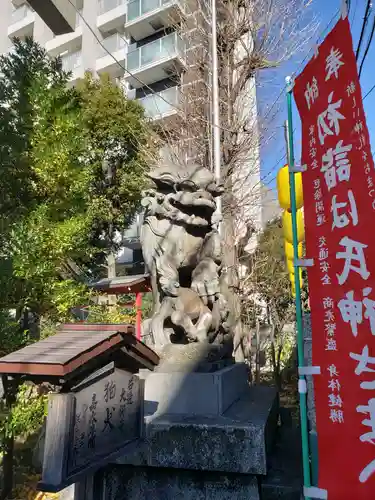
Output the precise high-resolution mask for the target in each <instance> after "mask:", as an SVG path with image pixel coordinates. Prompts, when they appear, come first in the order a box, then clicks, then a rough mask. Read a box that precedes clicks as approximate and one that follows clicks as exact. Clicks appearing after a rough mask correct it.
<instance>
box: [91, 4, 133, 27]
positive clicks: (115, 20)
mask: <svg viewBox="0 0 375 500" xmlns="http://www.w3.org/2000/svg"><path fill="white" fill-rule="evenodd" d="M125 21H126V0H99V13H98V18H97V23H96V24H97V26H98V28H99V29H100V30H101V31H110V30H113V29H116V28H119V27H121V28H122V27H123V26H124V24H125Z"/></svg>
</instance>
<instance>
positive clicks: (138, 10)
mask: <svg viewBox="0 0 375 500" xmlns="http://www.w3.org/2000/svg"><path fill="white" fill-rule="evenodd" d="M170 1H171V0H135V1H132V2H129V3H128V22H130V21H134V19H137V17H140V16H143V15H144V14H147V12H151V11H153V10H155V9H158V8H159V7H162V6H163V5H164V4H166V3H169V2H170Z"/></svg>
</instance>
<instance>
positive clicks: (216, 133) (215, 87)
mask: <svg viewBox="0 0 375 500" xmlns="http://www.w3.org/2000/svg"><path fill="white" fill-rule="evenodd" d="M211 5H212V7H211V8H212V31H211V33H212V41H211V43H212V53H211V58H212V128H213V131H212V133H213V153H214V157H213V160H214V174H215V180H216V182H217V183H218V184H220V181H221V147H220V106H219V74H218V67H217V65H218V55H217V30H216V25H217V17H216V0H212V4H211ZM216 214H217V216H218V218H219V219H220V218H221V216H222V202H221V196H220V197H218V198H217V199H216ZM221 226H222V224H221V223H219V224H218V228H219V232H221Z"/></svg>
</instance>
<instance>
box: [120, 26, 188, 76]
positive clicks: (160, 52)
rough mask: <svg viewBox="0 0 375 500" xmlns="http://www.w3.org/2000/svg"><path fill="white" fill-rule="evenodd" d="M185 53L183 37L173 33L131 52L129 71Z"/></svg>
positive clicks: (128, 59)
mask: <svg viewBox="0 0 375 500" xmlns="http://www.w3.org/2000/svg"><path fill="white" fill-rule="evenodd" d="M183 53H184V43H183V41H182V39H181V38H180V37H179V36H178V35H177V33H171V34H170V35H167V36H163V37H162V38H159V39H158V40H155V41H154V42H151V43H148V44H146V45H142V47H138V48H137V49H135V50H134V51H132V52H129V53H128V58H127V67H128V69H129V71H135V70H138V69H141V68H142V67H143V66H147V65H149V64H152V63H156V62H158V61H160V60H162V59H165V58H168V57H176V56H177V55H180V56H182V55H183Z"/></svg>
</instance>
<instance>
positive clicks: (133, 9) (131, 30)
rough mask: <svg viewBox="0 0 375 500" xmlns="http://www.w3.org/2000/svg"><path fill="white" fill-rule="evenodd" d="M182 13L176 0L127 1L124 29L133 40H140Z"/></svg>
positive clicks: (170, 23) (176, 19)
mask: <svg viewBox="0 0 375 500" xmlns="http://www.w3.org/2000/svg"><path fill="white" fill-rule="evenodd" d="M182 15H183V9H182V7H181V4H180V3H179V1H178V0H133V1H130V2H129V3H128V13H127V19H126V24H125V29H126V32H127V33H128V34H129V35H130V36H132V37H133V38H134V40H142V39H143V38H146V37H147V36H150V35H152V34H153V33H155V32H156V31H158V30H159V29H161V28H162V27H164V26H170V25H172V24H173V23H175V22H178V21H179V20H180V19H181V17H182Z"/></svg>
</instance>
